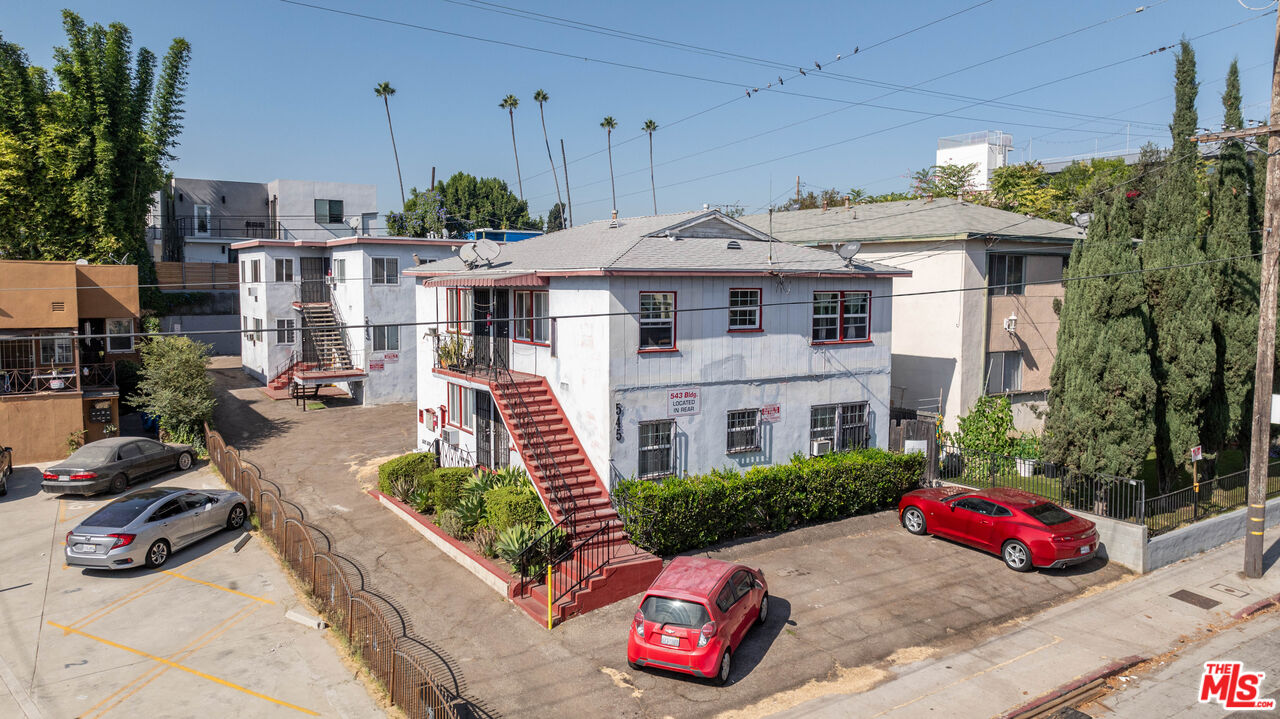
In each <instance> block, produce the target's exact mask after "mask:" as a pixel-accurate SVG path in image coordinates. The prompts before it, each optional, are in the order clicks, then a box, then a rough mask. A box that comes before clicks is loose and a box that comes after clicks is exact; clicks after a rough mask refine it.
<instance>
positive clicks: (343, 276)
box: [329, 257, 347, 282]
mask: <svg viewBox="0 0 1280 719" xmlns="http://www.w3.org/2000/svg"><path fill="white" fill-rule="evenodd" d="M329 274H330V275H331V276H332V277H333V281H334V282H346V281H347V258H345V257H335V258H334V259H333V262H332V263H330V265H329Z"/></svg>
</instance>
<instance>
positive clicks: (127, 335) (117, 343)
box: [107, 318, 133, 352]
mask: <svg viewBox="0 0 1280 719" xmlns="http://www.w3.org/2000/svg"><path fill="white" fill-rule="evenodd" d="M107 351H108V352H132V351H133V320H132V319H129V318H125V319H119V320H107Z"/></svg>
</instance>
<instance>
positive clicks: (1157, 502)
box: [1145, 462, 1280, 537]
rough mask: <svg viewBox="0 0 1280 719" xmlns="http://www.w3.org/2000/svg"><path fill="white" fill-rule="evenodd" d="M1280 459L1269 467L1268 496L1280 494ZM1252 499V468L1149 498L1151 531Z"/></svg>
mask: <svg viewBox="0 0 1280 719" xmlns="http://www.w3.org/2000/svg"><path fill="white" fill-rule="evenodd" d="M1277 472H1280V462H1272V463H1271V465H1270V466H1269V467H1268V468H1267V496H1268V497H1275V496H1277V495H1280V476H1274V475H1276V473H1277ZM1248 499H1249V470H1247V469H1245V470H1241V471H1239V472H1233V473H1231V474H1225V475H1223V476H1221V477H1215V478H1213V479H1210V480H1208V481H1205V482H1199V483H1196V484H1193V485H1191V486H1190V487H1183V488H1182V489H1177V490H1174V491H1172V492H1169V493H1167V494H1162V495H1160V496H1159V497H1152V498H1151V499H1148V500H1147V501H1146V507H1145V517H1146V525H1147V534H1148V535H1150V536H1153V537H1154V536H1156V535H1159V534H1164V533H1165V532H1168V531H1171V530H1174V529H1177V528H1178V527H1180V526H1182V525H1183V524H1187V523H1190V522H1198V521H1200V520H1201V519H1204V518H1206V517H1211V516H1213V515H1215V514H1222V513H1223V512H1228V511H1230V510H1232V509H1236V508H1237V507H1243V506H1244V505H1245V504H1246V503H1247V502H1248Z"/></svg>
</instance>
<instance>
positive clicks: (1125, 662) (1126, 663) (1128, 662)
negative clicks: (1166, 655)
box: [1000, 655, 1146, 719]
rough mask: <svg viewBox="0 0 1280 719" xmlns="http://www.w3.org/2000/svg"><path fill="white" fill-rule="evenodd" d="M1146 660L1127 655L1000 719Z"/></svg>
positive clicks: (1029, 710)
mask: <svg viewBox="0 0 1280 719" xmlns="http://www.w3.org/2000/svg"><path fill="white" fill-rule="evenodd" d="M1145 661H1146V658H1144V657H1139V656H1136V655H1134V656H1128V657H1125V658H1123V659H1120V660H1119V661H1115V662H1112V663H1111V664H1108V665H1106V666H1105V667H1103V668H1101V669H1099V670H1097V671H1094V672H1091V673H1089V674H1086V675H1084V676H1082V677H1080V678H1078V679H1076V680H1075V681H1073V682H1071V683H1070V684H1063V685H1062V686H1060V687H1058V688H1057V689H1054V690H1052V691H1050V692H1049V693H1047V694H1043V695H1041V696H1039V697H1037V698H1036V699H1033V700H1031V701H1030V702H1028V703H1026V704H1023V705H1022V706H1020V707H1018V708H1016V709H1013V710H1010V711H1009V712H1007V713H1005V714H1003V715H1002V716H1001V717H1000V719H1017V717H1020V716H1023V715H1025V714H1028V713H1030V712H1033V711H1035V710H1036V709H1037V708H1039V707H1042V706H1044V705H1046V704H1048V703H1050V702H1052V701H1055V700H1057V699H1061V698H1062V697H1064V696H1066V695H1067V694H1070V693H1071V692H1073V691H1075V690H1077V689H1079V688H1080V687H1083V686H1084V685H1086V684H1090V683H1092V682H1096V681H1098V680H1099V679H1105V678H1107V677H1110V676H1114V675H1116V674H1119V673H1120V672H1123V671H1125V670H1126V669H1129V668H1131V667H1133V666H1135V665H1138V664H1141V663H1142V662H1145Z"/></svg>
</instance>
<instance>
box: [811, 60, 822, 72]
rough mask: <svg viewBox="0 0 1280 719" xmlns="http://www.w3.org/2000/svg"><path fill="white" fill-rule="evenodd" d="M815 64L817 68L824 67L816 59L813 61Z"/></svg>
mask: <svg viewBox="0 0 1280 719" xmlns="http://www.w3.org/2000/svg"><path fill="white" fill-rule="evenodd" d="M813 66H814V67H816V68H818V69H819V70H821V69H822V66H821V65H819V64H818V61H817V60H814V61H813Z"/></svg>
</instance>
